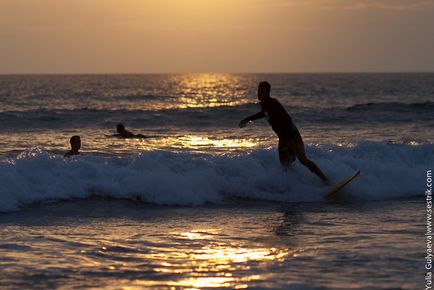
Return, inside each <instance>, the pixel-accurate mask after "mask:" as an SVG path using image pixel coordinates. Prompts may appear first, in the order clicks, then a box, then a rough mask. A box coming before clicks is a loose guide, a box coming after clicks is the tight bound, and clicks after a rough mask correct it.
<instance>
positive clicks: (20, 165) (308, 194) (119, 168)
mask: <svg viewBox="0 0 434 290" xmlns="http://www.w3.org/2000/svg"><path fill="white" fill-rule="evenodd" d="M307 154H308V156H309V157H310V158H311V159H312V160H314V161H315V162H316V163H317V164H318V165H319V167H320V168H322V169H323V171H324V172H325V173H326V174H327V175H329V176H330V178H331V179H332V180H335V181H337V180H339V179H341V178H343V177H346V176H347V175H349V174H352V173H353V172H355V171H356V170H361V171H362V174H361V176H360V177H358V178H357V179H356V180H355V181H354V182H352V184H350V185H349V186H348V188H347V190H346V193H345V194H344V198H348V199H365V200H376V199H397V198H406V197H411V196H417V195H423V187H424V177H425V176H424V172H425V171H426V170H427V169H428V168H432V166H433V165H434V145H433V144H426V145H417V146H411V145H397V144H386V143H377V142H363V143H360V144H358V145H356V146H354V147H333V148H319V147H308V148H307ZM0 184H1V187H0V211H10V210H16V209H18V208H19V207H20V206H21V205H25V204H31V203H35V202H40V201H46V200H64V199H71V198H87V197H90V196H93V195H97V196H106V197H113V198H128V199H139V200H142V201H144V202H149V203H154V204H165V205H201V204H204V203H218V202H224V200H225V199H226V198H227V197H240V198H254V199H264V200H273V201H284V202H310V201H319V202H321V201H324V198H323V196H322V194H321V193H322V192H324V191H325V187H324V186H323V185H322V184H321V182H320V180H319V179H318V178H317V177H316V176H314V175H313V174H312V173H310V172H309V171H308V170H307V169H306V168H305V167H303V166H302V165H300V164H299V163H296V164H295V165H294V167H293V168H292V169H291V170H290V171H283V170H282V168H281V167H280V165H279V163H278V160H277V154H276V152H275V150H257V151H253V152H251V153H250V154H243V155H237V156H213V155H194V154H190V153H171V152H165V151H159V152H146V153H142V154H140V155H138V156H135V157H121V156H113V157H97V156H79V157H76V158H72V159H64V158H62V157H60V156H55V155H52V154H49V153H46V152H43V151H42V150H40V149H34V150H31V151H26V152H23V153H22V154H20V155H19V156H18V157H17V158H14V159H3V160H0Z"/></svg>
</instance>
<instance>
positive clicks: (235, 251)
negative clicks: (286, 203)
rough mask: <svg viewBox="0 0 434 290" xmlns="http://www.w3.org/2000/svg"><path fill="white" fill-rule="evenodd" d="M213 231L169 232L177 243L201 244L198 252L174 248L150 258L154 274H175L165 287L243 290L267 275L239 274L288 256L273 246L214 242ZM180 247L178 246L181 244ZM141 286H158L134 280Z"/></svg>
mask: <svg viewBox="0 0 434 290" xmlns="http://www.w3.org/2000/svg"><path fill="white" fill-rule="evenodd" d="M216 235H219V232H218V231H217V230H213V229H211V230H210V229H207V230H193V231H189V232H182V233H173V238H175V239H177V240H180V241H183V240H184V241H186V240H188V241H190V242H191V241H194V242H199V243H201V244H202V246H201V247H200V249H192V248H190V247H188V248H185V247H182V246H180V247H177V248H171V249H166V250H165V251H164V252H161V249H160V251H159V252H158V253H155V254H153V255H151V257H149V258H151V259H152V260H157V261H160V262H159V265H158V267H156V268H154V271H155V272H157V273H164V274H177V275H179V279H171V280H170V281H164V285H166V286H168V287H181V288H182V289H203V288H227V287H229V288H231V289H244V288H247V287H248V282H250V281H257V280H261V279H264V278H265V276H266V275H267V274H249V275H240V274H239V273H240V271H247V270H249V269H250V268H251V267H252V266H254V265H257V264H259V263H267V262H283V261H284V260H285V259H286V257H287V256H288V255H289V250H288V249H278V248H275V247H269V248H267V247H264V246H261V247H245V246H243V245H242V244H239V245H236V244H234V243H230V244H229V243H225V242H221V241H215V239H214V237H215V236H216ZM181 244H182V243H181ZM134 284H135V285H137V286H141V287H155V286H161V281H155V280H154V281H152V280H151V281H150V280H138V281H135V283H134Z"/></svg>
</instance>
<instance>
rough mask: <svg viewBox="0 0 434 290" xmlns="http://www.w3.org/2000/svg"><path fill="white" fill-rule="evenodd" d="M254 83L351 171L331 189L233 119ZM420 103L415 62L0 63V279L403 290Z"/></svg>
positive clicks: (422, 124) (413, 213)
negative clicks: (72, 141) (140, 71)
mask: <svg viewBox="0 0 434 290" xmlns="http://www.w3.org/2000/svg"><path fill="white" fill-rule="evenodd" d="M261 80H268V81H269V82H270V83H271V85H272V95H273V96H274V97H276V98H277V99H279V100H280V101H281V103H282V104H283V105H284V106H285V107H286V108H287V110H288V112H289V113H290V114H291V116H292V118H293V120H294V122H295V123H296V125H297V126H298V128H299V129H300V132H301V135H302V137H303V139H304V142H305V145H306V152H307V155H308V156H309V157H310V158H311V159H312V160H314V161H315V162H316V163H317V164H318V165H319V167H320V168H321V169H322V170H323V171H324V172H325V173H326V175H328V176H329V177H330V178H331V180H334V181H337V180H339V179H341V178H343V177H345V176H347V175H349V174H351V173H352V172H354V171H356V170H361V172H362V174H361V175H360V176H359V177H358V178H357V179H355V180H354V182H352V183H351V184H350V185H349V186H348V187H347V188H346V189H345V190H344V191H342V192H341V193H340V194H338V195H337V196H336V197H335V198H333V199H331V200H330V199H325V198H324V197H323V195H322V193H323V192H324V191H325V187H324V186H323V185H322V184H321V182H320V180H319V179H318V178H317V177H316V176H314V175H313V174H312V173H310V172H309V171H308V170H307V169H306V168H304V167H303V166H302V165H300V164H298V163H297V162H296V163H295V164H294V166H293V168H291V169H290V170H289V171H284V170H282V168H281V167H280V165H279V162H278V158H277V152H276V145H277V139H276V137H275V136H274V133H273V132H272V130H271V128H270V127H269V125H268V124H267V122H266V121H265V120H258V121H255V122H253V123H250V124H249V125H248V126H247V128H243V129H240V128H238V126H237V125H238V122H239V121H240V120H241V119H242V118H244V117H246V116H248V115H251V114H253V113H255V112H257V111H258V110H259V105H258V101H257V99H256V87H257V83H258V82H259V81H261ZM433 112H434V74H432V73H425V74H416V73H412V74H262V75H261V74H236V75H229V74H177V75H35V76H33V75H28V76H20V75H13V76H0V287H2V288H65V289H71V288H80V287H82V288H109V289H120V288H126V289H131V288H132V289H136V288H137V289H149V288H154V289H168V288H175V289H178V288H182V289H183V288H185V289H207V288H210V289H211V288H212V289H216V288H219V289H220V288H228V289H234V288H238V289H241V288H253V289H420V288H421V287H423V286H424V285H425V284H424V283H425V280H424V274H425V270H424V258H423V257H424V246H425V239H424V236H423V235H424V230H425V227H424V223H425V221H424V219H425V208H424V207H425V203H424V202H425V194H424V191H425V187H426V171H427V170H429V169H431V170H432V168H433V165H434V134H433V133H434V114H433ZM120 122H122V123H124V124H125V125H126V127H127V129H129V130H131V131H133V132H134V133H140V134H144V135H147V136H149V138H146V139H129V140H121V139H117V138H107V137H106V136H105V135H106V134H113V133H115V126H116V124H118V123H120ZM72 135H80V136H81V139H82V149H81V152H82V155H81V156H78V157H74V158H70V159H64V158H63V157H62V155H63V154H64V153H65V152H66V151H67V150H68V146H69V144H68V143H69V138H70V137H71V136H72Z"/></svg>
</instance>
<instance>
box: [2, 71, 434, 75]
mask: <svg viewBox="0 0 434 290" xmlns="http://www.w3.org/2000/svg"><path fill="white" fill-rule="evenodd" d="M421 73H434V70H420V71H418V70H408V71H406V70H403V71H387V70H386V71H305V72H217V71H215V72H31V73H21V72H13V73H0V76H13V75H28V76H32V75H177V74H228V75H230V74H234V75H235V74H251V75H260V74H421Z"/></svg>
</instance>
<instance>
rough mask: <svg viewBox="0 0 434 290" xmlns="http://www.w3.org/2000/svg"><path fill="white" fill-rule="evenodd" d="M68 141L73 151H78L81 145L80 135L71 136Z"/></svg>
mask: <svg viewBox="0 0 434 290" xmlns="http://www.w3.org/2000/svg"><path fill="white" fill-rule="evenodd" d="M69 142H70V143H71V150H72V151H74V152H78V150H80V147H81V139H80V136H77V135H75V136H72V137H71V139H70V140H69Z"/></svg>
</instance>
